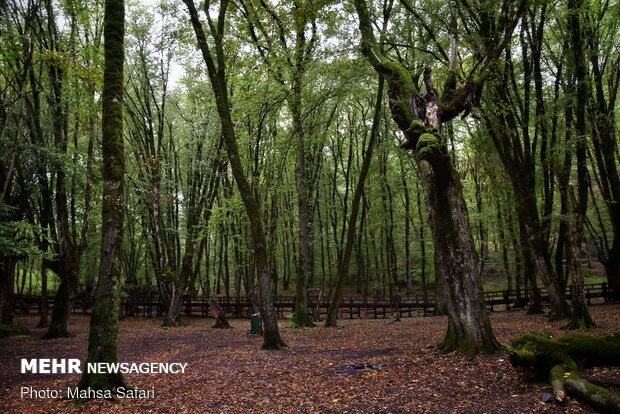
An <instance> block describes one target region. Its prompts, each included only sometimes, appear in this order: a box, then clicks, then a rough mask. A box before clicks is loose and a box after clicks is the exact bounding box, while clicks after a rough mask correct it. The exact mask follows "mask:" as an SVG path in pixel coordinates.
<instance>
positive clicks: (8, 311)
mask: <svg viewBox="0 0 620 414" xmlns="http://www.w3.org/2000/svg"><path fill="white" fill-rule="evenodd" d="M16 264H17V261H16V260H15V258H14V257H12V256H9V257H2V258H0V311H1V312H2V315H1V320H0V323H2V324H3V325H11V324H12V323H13V292H14V288H15V265H16Z"/></svg>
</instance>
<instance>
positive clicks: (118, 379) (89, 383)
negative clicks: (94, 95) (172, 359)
mask: <svg viewBox="0 0 620 414" xmlns="http://www.w3.org/2000/svg"><path fill="white" fill-rule="evenodd" d="M124 38H125V4H124V0H106V2H105V17H104V39H105V43H104V49H105V50H104V54H105V67H104V80H103V94H102V128H103V137H102V148H103V172H102V176H103V200H102V207H101V209H102V223H103V229H102V235H101V261H100V267H99V279H98V282H97V291H96V293H95V304H94V307H93V311H92V316H91V319H90V333H89V336H88V356H87V358H86V362H87V363H97V362H106V363H114V362H118V351H117V336H118V316H119V315H118V313H119V307H120V306H119V305H120V281H121V268H122V265H121V249H122V246H123V219H124V212H125V203H124V196H125V193H124V180H125V177H124V174H125V154H124V151H125V149H124V137H123V93H124V91H123V73H124V71H123V65H124V61H125V49H124V44H123V43H124ZM125 385H126V384H125V380H124V378H123V375H122V374H121V373H119V372H116V373H90V372H88V371H87V370H84V373H83V374H82V377H81V378H80V382H79V384H78V387H79V388H80V389H87V388H91V389H95V390H114V389H116V388H118V387H121V386H125Z"/></svg>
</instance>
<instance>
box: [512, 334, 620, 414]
mask: <svg viewBox="0 0 620 414" xmlns="http://www.w3.org/2000/svg"><path fill="white" fill-rule="evenodd" d="M510 362H511V364H512V365H513V366H521V367H528V368H532V369H534V370H535V372H536V373H537V374H538V375H539V376H540V377H542V378H548V380H549V382H550V383H551V386H552V388H553V396H554V399H555V400H556V401H557V402H560V403H561V402H563V401H564V399H565V398H566V394H567V393H568V394H570V395H572V396H573V397H576V398H578V399H581V400H583V401H585V402H587V403H588V404H590V405H591V406H593V407H594V408H596V409H597V410H599V411H602V412H608V413H620V396H619V395H617V394H615V393H614V392H612V391H610V390H608V389H606V388H603V387H600V386H598V385H595V384H592V383H591V382H589V381H588V380H587V379H585V378H583V377H582V376H581V369H582V368H583V367H592V366H620V334H609V335H603V336H587V335H578V334H567V335H560V336H557V337H547V336H544V335H538V334H531V333H527V334H524V335H521V336H519V337H517V338H516V339H515V340H514V341H513V343H512V352H511V354H510Z"/></svg>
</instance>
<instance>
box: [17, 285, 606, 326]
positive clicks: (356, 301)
mask: <svg viewBox="0 0 620 414" xmlns="http://www.w3.org/2000/svg"><path fill="white" fill-rule="evenodd" d="M584 291H585V296H586V300H587V303H588V304H589V305H592V304H596V303H605V302H609V301H614V300H617V299H618V298H617V296H615V295H613V294H612V292H611V291H610V290H609V289H608V287H607V284H606V283H593V284H587V285H585V286H584ZM540 293H541V298H542V301H543V304H548V301H549V298H548V296H547V294H546V292H545V290H541V292H540ZM484 296H485V303H486V306H487V309H488V310H489V311H491V312H494V311H497V310H504V311H510V310H511V309H518V308H524V307H525V306H527V304H528V302H529V295H528V293H527V292H526V291H524V290H521V291H516V290H513V291H510V292H509V291H493V292H485V293H484ZM567 297H568V298H570V288H569V289H568V290H567ZM215 300H216V301H217V302H218V304H219V305H220V306H221V307H222V309H224V311H225V312H226V314H227V316H228V317H232V318H248V317H249V316H250V315H251V314H252V313H254V307H253V306H252V303H251V302H250V301H249V300H248V299H247V298H245V297H241V298H226V297H215ZM41 303H42V302H41V296H39V295H15V298H14V304H15V308H16V310H17V311H21V312H25V313H29V312H40V311H41V306H42V305H41ZM92 305H93V300H92V298H88V297H86V296H76V297H75V298H73V301H72V310H73V312H74V313H84V314H88V313H90V310H91V309H92ZM308 305H309V306H308V308H309V309H308V310H309V311H310V313H311V315H312V317H314V318H316V319H318V318H323V317H324V316H325V315H326V314H327V309H328V307H329V302H328V300H327V299H322V300H320V301H319V298H318V297H316V296H310V297H309V298H308ZM436 305H437V304H436V300H435V298H434V297H432V296H429V297H428V298H425V297H424V296H422V295H412V296H405V297H397V298H394V299H392V300H390V299H386V298H363V297H353V296H351V297H348V298H343V300H342V301H341V303H340V307H339V309H338V317H339V318H340V319H357V318H393V317H395V316H396V315H399V316H401V317H408V316H418V315H423V316H427V315H432V314H433V313H434V311H435V307H436ZM49 306H50V308H51V307H53V300H51V299H50V301H49ZM274 306H275V309H276V312H277V315H278V317H279V318H285V317H286V316H287V315H288V314H290V313H292V311H293V309H294V307H295V298H294V296H276V297H274ZM164 312H165V306H164V303H163V301H162V300H161V298H160V297H159V295H157V294H149V295H144V294H143V295H140V296H138V297H136V298H134V299H133V300H131V301H130V300H126V301H124V302H123V304H122V314H123V315H125V316H138V317H148V318H153V317H161V316H163V314H164ZM183 313H184V314H185V315H186V316H197V317H207V316H212V313H211V311H210V308H209V303H208V301H207V298H206V297H202V296H191V295H186V298H185V304H184V310H183Z"/></svg>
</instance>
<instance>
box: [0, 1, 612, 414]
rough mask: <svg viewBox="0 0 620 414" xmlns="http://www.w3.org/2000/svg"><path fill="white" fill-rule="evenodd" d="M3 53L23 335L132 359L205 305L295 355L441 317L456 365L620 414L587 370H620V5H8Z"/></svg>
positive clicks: (441, 336) (3, 166)
mask: <svg viewBox="0 0 620 414" xmlns="http://www.w3.org/2000/svg"><path fill="white" fill-rule="evenodd" d="M0 55H1V57H2V59H1V61H0V309H1V326H2V336H8V335H13V334H15V333H17V334H19V335H25V336H26V337H27V338H32V337H31V336H29V335H30V334H29V333H27V330H26V327H24V326H23V325H24V323H25V324H27V325H28V324H29V325H30V326H28V327H27V328H29V329H32V331H33V332H36V334H37V335H39V333H40V335H39V336H41V337H43V338H45V339H49V340H50V342H48V343H50V344H58V346H62V345H61V344H63V343H65V344H72V343H73V342H70V341H74V338H76V336H75V335H76V332H77V333H78V337H79V338H81V340H80V341H81V342H80V343H81V344H82V345H83V348H80V349H81V351H79V352H83V354H78V355H77V356H76V357H79V358H82V357H84V355H85V354H88V356H87V359H86V360H87V361H88V362H117V361H118V359H119V352H120V353H121V356H123V355H126V354H124V352H126V351H123V341H122V337H123V335H124V333H123V332H124V330H123V329H124V328H122V327H123V326H125V325H123V324H125V323H128V324H132V323H134V322H132V321H134V319H135V320H141V318H142V317H145V316H147V315H146V314H145V313H146V310H145V309H146V306H149V311H148V312H149V315H148V316H155V319H157V323H158V324H160V325H162V326H163V327H164V328H170V329H169V330H168V329H166V330H164V329H163V328H159V329H160V330H159V331H158V330H157V329H155V330H154V331H153V332H160V334H161V335H174V332H175V330H176V331H177V332H194V331H193V330H192V329H194V324H195V323H196V321H195V320H194V319H192V318H191V316H192V312H193V311H192V306H194V304H195V303H196V304H199V305H197V306H201V309H202V314H201V316H205V315H207V314H209V316H213V317H215V318H216V322H217V324H216V325H217V326H220V325H221V326H224V327H230V326H231V325H230V324H229V322H228V321H227V318H229V319H230V318H232V319H233V321H232V322H231V323H232V325H233V327H239V326H241V325H240V323H245V324H247V323H246V322H247V321H246V322H239V321H237V320H236V319H237V318H249V317H250V314H253V315H260V320H259V321H256V320H253V321H252V322H253V324H254V323H255V322H259V326H258V328H257V329H258V331H257V332H259V333H260V337H261V341H262V344H261V345H260V346H258V343H255V344H254V345H255V346H254V350H257V349H258V348H262V349H265V350H282V351H283V352H285V353H286V352H295V348H296V346H295V345H294V344H296V343H297V344H298V346H300V341H301V340H300V339H299V335H302V336H304V335H307V336H308V337H309V338H312V339H311V340H310V339H308V340H309V341H312V340H315V341H316V340H318V339H317V338H315V336H316V335H319V336H320V335H325V336H326V338H325V341H326V342H329V341H330V339H329V338H331V335H333V333H327V332H337V331H335V330H330V329H328V328H335V327H338V329H358V328H359V326H358V325H355V324H356V323H362V322H355V321H347V320H344V319H346V315H349V316H350V318H351V319H353V317H354V315H353V308H354V306H355V309H359V310H358V316H359V318H360V319H363V316H362V313H363V312H366V310H367V309H370V308H372V307H373V306H374V308H373V309H374V317H375V318H376V317H377V309H379V308H378V306H379V305H378V304H382V305H381V306H382V308H381V309H383V312H384V313H383V316H384V317H385V316H386V315H388V311H387V310H386V309H389V312H391V313H389V316H390V317H395V320H394V321H396V322H398V321H400V320H401V316H412V309H414V310H416V312H417V313H416V314H420V309H423V313H424V315H425V316H426V315H432V316H430V318H438V319H437V321H441V322H436V323H435V324H438V326H434V327H432V328H431V327H427V328H424V329H431V330H433V333H432V334H429V336H428V337H429V338H430V337H433V338H435V337H436V336H437V335H438V337H437V338H436V339H437V340H436V342H435V343H434V345H435V349H436V350H437V352H438V353H437V354H433V355H435V357H437V358H444V356H443V355H444V354H443V352H448V353H450V352H452V351H456V353H455V354H451V355H454V358H461V356H462V355H465V356H469V357H468V358H474V360H475V361H478V358H484V356H481V355H485V354H490V355H493V354H495V355H500V356H501V355H504V354H505V353H506V352H509V353H510V355H511V356H510V362H511V363H512V365H514V366H515V367H517V366H524V367H531V366H535V367H536V370H537V371H538V373H540V371H541V370H542V371H544V375H543V377H544V378H545V381H547V380H549V381H550V383H551V386H552V387H553V399H555V400H556V402H558V403H562V402H563V400H564V396H565V393H568V394H570V395H571V396H575V397H576V398H579V399H582V400H584V401H586V402H589V403H590V404H591V405H592V406H594V407H595V408H597V409H601V410H603V411H605V410H606V411H610V412H620V397H618V395H617V393H614V389H615V391H618V390H619V389H620V380H616V382H617V383H616V385H615V388H614V386H613V385H612V386H610V387H609V388H610V389H611V391H609V390H608V389H607V388H605V387H603V386H599V385H593V384H592V383H591V382H589V380H587V379H585V374H584V378H582V377H581V375H582V371H581V368H582V366H581V365H582V362H584V361H585V359H588V360H589V362H590V363H591V364H593V365H603V366H608V365H618V364H619V363H620V357H619V355H620V339H619V337H618V336H617V335H614V334H613V332H614V331H616V332H617V331H620V323H618V319H616V318H617V315H618V310H619V308H618V307H617V305H616V304H615V302H616V301H617V300H618V299H619V298H620V202H619V200H620V173H619V164H618V158H619V156H620V153H619V148H618V142H617V130H618V126H619V124H618V121H617V118H616V115H617V113H618V110H619V109H620V106H619V105H618V103H617V99H616V98H617V95H618V85H619V83H620V3H619V2H618V1H617V0H567V1H565V2H559V1H553V0H517V1H514V0H501V1H487V0H450V1H447V2H446V1H438V0H347V1H344V0H343V1H333V0H315V1H313V0H288V1H276V0H219V1H215V0H204V1H202V2H200V3H198V2H196V1H194V0H182V1H180V0H179V1H165V0H161V1H155V0H141V1H140V0H127V1H125V0H0ZM593 292H594V293H593ZM496 298H498V299H497V303H498V304H502V305H504V304H505V307H506V309H516V310H515V312H514V313H513V312H510V313H511V314H513V315H515V316H513V317H514V318H515V322H514V323H515V324H517V325H518V324H519V323H520V322H517V319H516V318H537V319H535V320H536V321H538V322H537V323H536V324H532V326H534V328H532V327H531V326H530V325H527V328H528V329H526V328H525V327H524V328H523V330H520V329H516V330H515V331H514V332H512V331H511V332H512V335H507V334H506V332H505V331H503V330H502V329H504V323H505V321H504V319H500V321H499V322H498V319H497V318H505V317H507V316H501V317H499V316H495V315H491V314H492V313H493V312H490V311H493V310H494V302H493V301H494V300H496ZM602 302H604V303H605V304H604V305H601V306H600V308H601V309H602V310H601V309H599V310H597V311H595V312H594V311H593V308H599V305H598V304H600V303H602ZM592 303H596V304H597V305H596V306H594V305H593V306H591V305H592ZM233 304H234V306H236V308H234V311H233V310H232V306H233ZM347 304H348V306H349V307H348V308H346V306H347ZM151 305H153V306H154V308H155V309H156V312H155V313H156V314H155V315H151V314H150V306H151ZM283 308H284V311H283V310H282V309H283ZM344 309H348V311H347V312H345V311H344ZM361 309H364V310H363V311H362V310H361ZM502 309H503V308H502ZM405 310H406V311H405ZM77 312H81V313H82V316H76V315H75V313H77ZM209 312H210V313H209ZM407 312H408V314H406V313H407ZM84 314H85V315H86V316H85V315H84ZM517 315H520V316H517ZM541 315H542V316H541ZM597 315H598V316H600V318H597ZM609 315H611V317H609ZM614 315H615V317H614ZM24 318H25V319H24ZM80 318H86V321H84V320H82V319H80ZM597 319H600V320H597ZM403 320H404V319H403ZM523 320H525V319H523ZM527 320H528V321H531V320H534V319H527ZM143 323H151V322H146V321H143ZM406 323H414V322H406ZM416 323H417V322H416ZM420 323H422V322H420ZM528 323H529V322H528ZM88 324H90V327H89V328H88V327H87V325H88ZM351 324H353V325H351ZM547 324H554V325H553V327H554V328H553V329H556V328H559V327H562V328H564V329H565V330H566V332H568V333H567V334H566V336H558V335H559V333H560V332H559V331H558V334H557V335H555V334H554V335H546V334H543V335H542V336H540V335H535V334H525V335H522V336H519V335H521V334H524V333H525V332H526V331H540V330H541V329H543V326H547ZM496 325H497V326H499V328H497V326H496ZM508 325H510V324H509V323H506V326H508ZM119 326H121V328H120V330H119ZM132 326H133V325H132ZM221 326H220V327H221ZM351 326H354V327H356V328H351ZM372 326H373V328H372V329H381V328H379V327H378V326H375V325H372ZM403 326H409V325H403ZM518 326H521V325H518ZM524 326H525V325H524ZM549 326H551V325H549ZM254 328H255V326H254V325H253V327H252V329H254ZM298 328H313V329H307V330H306V329H298ZM496 328H497V330H496ZM136 329H137V330H138V332H139V330H140V329H142V328H140V327H137V328H136ZM145 329H146V330H149V329H151V327H150V325H149V328H145ZM153 329H154V328H153ZM188 329H189V331H188ZM369 329H370V328H369ZM372 329H370V331H372ZM385 329H387V330H386V337H388V338H392V337H393V338H396V337H397V336H398V335H397V333H396V332H392V330H394V329H398V326H396V327H392V326H390V327H389V328H385ZM408 329H409V328H403V332H410V331H409V330H408ZM550 329H551V328H550ZM184 330H185V331H184ZM241 330H243V329H241ZM360 330H361V331H363V329H362V328H360ZM575 330H576V331H577V332H579V334H572V333H570V332H571V331H575ZM86 331H89V334H88V335H87V334H86V333H85V332H86ZM370 331H369V332H370ZM145 332H146V331H145ZM149 332H150V331H149ZM219 332H222V333H221V334H220V333H219ZM313 332H315V333H313ZM319 332H320V333H319ZM498 332H499V333H498ZM566 332H565V333H566ZM152 334H153V335H159V334H158V333H152ZM119 335H120V337H121V339H119ZM226 335H228V336H226ZM230 335H231V334H230V332H228V331H211V332H209V333H208V336H206V337H205V338H214V337H220V338H228V339H227V340H226V341H228V342H231V343H236V342H235V339H231V338H232V337H230ZM373 335H374V334H373ZM377 335H379V337H380V336H381V334H380V333H378V334H377ZM407 335H409V334H407ZM412 335H415V334H412ZM580 335H581V336H580ZM583 335H585V336H583ZM592 335H594V336H592ZM18 338H20V336H18ZM288 338H291V340H292V342H291V343H292V344H293V345H291V343H289V340H288ZM352 338H353V336H352ZM134 339H135V338H134ZM211 340H212V339H205V341H207V342H208V341H211ZM213 340H214V341H217V340H219V339H213ZM411 340H412V341H415V339H413V338H412V339H411ZM63 341H65V342H63ZM128 341H129V340H128ZM377 341H379V340H378V339H377ZM511 341H513V342H512V343H511ZM379 342H380V341H379ZM127 343H129V342H127ZM301 343H303V341H301ZM509 343H511V345H507V344H509ZM86 345H87V349H86ZM246 345H247V344H246ZM46 346H47V345H46V342H45V341H39V340H38V339H37V340H36V341H34V342H32V349H33V350H34V349H36V348H37V347H46ZM50 346H51V345H50ZM67 346H69V345H67ZM317 346H320V345H317ZM399 346H400V345H399ZM52 349H55V348H54V346H52ZM119 349H120V351H119ZM599 351H600V353H599ZM369 352H370V351H369ZM594 354H596V356H594ZM270 355H272V354H270ZM273 355H274V356H270V357H261V358H278V357H277V356H276V355H277V353H275V354H273ZM286 355H288V356H286V358H290V355H289V354H286ZM586 357H587V358H586ZM497 358H499V357H497ZM502 358H507V357H505V356H504V357H502ZM464 361H465V362H464V364H467V363H468V362H467V361H469V360H464ZM502 361H503V359H502ZM10 363H13V362H10ZM15 363H17V362H15ZM586 365H588V364H586ZM369 367H370V368H369ZM373 367H375V366H374V365H372V364H370V365H368V366H366V365H364V367H363V369H364V370H365V371H369V370H370V371H372V370H374V368H373ZM584 372H585V371H584ZM611 372H612V374H610V375H612V376H614V375H615V377H614V378H617V377H618V375H620V373H618V372H617V371H611ZM614 372H615V374H614ZM367 374H368V375H370V373H367ZM364 375H366V374H364ZM3 381H4V380H3ZM13 381H15V379H14V380H13ZM17 381H18V382H19V380H17ZM0 382H2V381H0ZM74 382H75V383H77V381H74ZM594 382H595V381H594ZM584 384H585V385H584ZM74 385H75V384H74ZM126 385H127V381H126V379H125V378H123V376H122V375H121V374H118V373H117V374H113V373H108V374H88V373H84V374H83V375H82V377H81V379H80V381H79V385H78V387H80V388H94V389H118V388H120V387H124V386H126ZM606 385H609V384H606ZM218 407H219V406H218ZM579 407H581V408H579V409H582V407H585V406H579ZM239 408H240V406H237V407H236V409H239ZM391 408H392V409H395V408H394V407H391ZM418 408H419V407H418ZM15 409H16V410H18V411H16V412H20V411H19V410H21V409H23V407H22V408H15ZM213 409H214V410H216V411H217V410H222V408H221V407H219V408H213ZM245 409H247V407H245ZM451 409H452V408H451ZM454 409H456V408H454ZM506 409H507V410H508V411H507V412H511V411H509V409H508V408H506ZM270 410H271V411H272V412H273V410H274V408H273V407H271V408H270ZM313 410H315V409H313V408H307V411H303V410H302V411H300V412H327V411H329V410H327V411H326V408H325V406H323V407H322V408H320V409H316V410H315V411H313ZM377 410H378V408H377V407H375V406H373V407H372V408H370V409H368V410H365V409H361V411H359V412H379V411H377ZM412 410H413V411H412V412H417V409H416V410H414V409H412ZM420 410H422V409H421V408H420ZM224 411H225V410H224ZM250 411H251V410H250ZM276 411H278V410H276ZM285 411H286V410H285ZM333 411H334V412H342V411H341V410H340V409H335V408H334V409H333ZM492 411H493V410H492ZM500 411H501V410H500ZM232 412H235V411H234V410H233V411H232ZM256 412H263V411H261V410H260V409H258V410H257V411H256ZM266 412H268V411H266ZM354 412H358V411H354ZM389 412H391V411H389ZM394 412H400V411H398V410H395V411H394ZM405 412H406V411H405ZM420 412H422V411H420ZM464 412H468V411H467V410H465V411H464ZM575 412H581V411H575ZM586 412H587V411H586Z"/></svg>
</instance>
